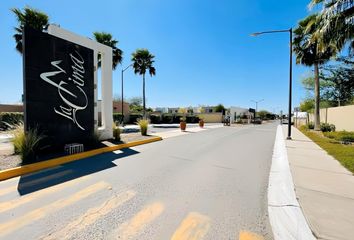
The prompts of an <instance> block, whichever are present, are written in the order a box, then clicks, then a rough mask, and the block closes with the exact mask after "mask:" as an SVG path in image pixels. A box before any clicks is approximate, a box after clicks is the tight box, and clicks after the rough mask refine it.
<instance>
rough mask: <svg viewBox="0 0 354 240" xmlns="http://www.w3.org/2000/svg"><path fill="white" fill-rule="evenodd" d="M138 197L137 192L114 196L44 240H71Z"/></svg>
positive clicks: (129, 191)
mask: <svg viewBox="0 0 354 240" xmlns="http://www.w3.org/2000/svg"><path fill="white" fill-rule="evenodd" d="M135 195H136V192H134V191H131V190H128V191H126V192H123V193H120V194H119V195H118V196H114V197H112V198H110V199H109V200H107V201H105V202H104V203H103V204H101V205H100V206H98V207H94V208H90V209H89V210H87V211H86V212H85V213H84V214H83V215H81V216H80V217H78V218H77V219H75V220H74V221H72V222H71V223H69V224H68V225H66V226H65V227H64V228H61V229H60V230H59V231H57V232H54V233H51V234H49V235H47V236H45V237H42V238H41V239H43V240H51V239H54V240H55V239H70V238H71V237H72V236H73V234H74V233H77V232H80V231H82V230H84V229H85V228H86V227H87V226H89V225H91V224H93V223H95V222H96V221H97V220H98V219H99V218H101V217H102V216H104V215H106V214H108V213H109V212H111V211H112V210H113V209H115V208H117V207H119V206H121V205H122V204H124V203H125V202H127V201H129V200H130V199H131V198H133V197H134V196H135Z"/></svg>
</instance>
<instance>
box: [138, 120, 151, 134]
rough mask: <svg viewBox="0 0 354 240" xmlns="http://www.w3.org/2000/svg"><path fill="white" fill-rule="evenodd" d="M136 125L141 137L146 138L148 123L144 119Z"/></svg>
mask: <svg viewBox="0 0 354 240" xmlns="http://www.w3.org/2000/svg"><path fill="white" fill-rule="evenodd" d="M138 125H139V126H140V132H141V135H143V136H146V135H147V130H148V126H149V121H148V120H146V119H140V120H139V121H138Z"/></svg>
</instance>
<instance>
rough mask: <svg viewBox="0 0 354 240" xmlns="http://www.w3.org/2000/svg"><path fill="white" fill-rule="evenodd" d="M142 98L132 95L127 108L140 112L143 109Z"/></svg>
mask: <svg viewBox="0 0 354 240" xmlns="http://www.w3.org/2000/svg"><path fill="white" fill-rule="evenodd" d="M142 102H143V100H142V99H141V97H132V98H130V99H129V108H130V111H131V112H141V111H143V106H142V105H141V104H142Z"/></svg>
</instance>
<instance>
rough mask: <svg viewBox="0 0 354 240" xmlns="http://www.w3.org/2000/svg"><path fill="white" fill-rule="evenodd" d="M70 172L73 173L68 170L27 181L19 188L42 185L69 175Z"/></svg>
mask: <svg viewBox="0 0 354 240" xmlns="http://www.w3.org/2000/svg"><path fill="white" fill-rule="evenodd" d="M72 172H73V170H72V169H68V170H65V171H61V172H57V173H54V174H50V175H48V176H45V177H41V178H37V179H34V180H31V181H28V182H24V183H22V184H21V185H20V187H21V188H27V187H31V186H34V185H36V184H41V183H44V182H48V181H49V180H52V179H57V178H61V177H63V176H65V175H69V174H70V173H72Z"/></svg>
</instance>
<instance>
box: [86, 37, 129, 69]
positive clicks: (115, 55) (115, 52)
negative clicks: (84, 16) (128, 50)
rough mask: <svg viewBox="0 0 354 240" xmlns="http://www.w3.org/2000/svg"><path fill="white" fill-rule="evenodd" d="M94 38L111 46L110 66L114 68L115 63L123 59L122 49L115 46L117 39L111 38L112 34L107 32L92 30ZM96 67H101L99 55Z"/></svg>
mask: <svg viewBox="0 0 354 240" xmlns="http://www.w3.org/2000/svg"><path fill="white" fill-rule="evenodd" d="M93 36H94V38H95V40H96V41H97V42H99V43H102V44H104V45H106V46H109V47H111V48H112V68H113V69H116V67H117V65H118V64H120V63H121V62H122V60H123V51H122V50H121V49H119V48H118V47H117V44H118V41H117V40H115V39H113V37H112V34H110V33H107V32H94V33H93ZM98 67H101V55H100V54H99V55H98Z"/></svg>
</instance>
